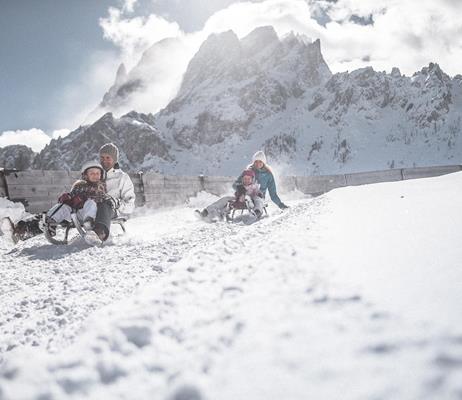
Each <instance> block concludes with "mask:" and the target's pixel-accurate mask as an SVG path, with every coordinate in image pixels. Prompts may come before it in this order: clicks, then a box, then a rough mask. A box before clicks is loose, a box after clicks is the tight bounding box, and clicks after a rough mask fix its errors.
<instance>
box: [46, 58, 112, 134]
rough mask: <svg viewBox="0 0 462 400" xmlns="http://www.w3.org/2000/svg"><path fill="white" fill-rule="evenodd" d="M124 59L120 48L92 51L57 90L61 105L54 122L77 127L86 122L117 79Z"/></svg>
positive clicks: (54, 124) (55, 114)
mask: <svg viewBox="0 0 462 400" xmlns="http://www.w3.org/2000/svg"><path fill="white" fill-rule="evenodd" d="M120 62H121V58H120V55H119V54H118V53H117V52H116V51H98V52H94V53H92V54H90V55H88V56H87V57H86V58H85V61H84V62H83V64H82V65H81V66H80V70H79V71H78V72H77V73H76V78H75V79H74V80H73V81H72V82H71V83H69V84H68V85H66V86H65V87H64V88H62V90H61V91H60V93H59V94H57V95H56V96H57V98H56V101H55V102H56V103H58V104H60V105H61V107H60V108H59V109H58V110H56V112H55V113H54V114H53V126H56V127H66V128H71V129H75V128H76V127H78V126H79V125H82V124H84V123H85V121H86V118H87V116H88V114H89V113H90V112H91V111H92V110H94V109H95V108H96V106H97V105H98V104H99V102H100V101H101V99H102V98H103V95H104V93H105V92H106V91H107V90H108V88H109V87H110V86H111V85H112V84H113V83H114V79H115V71H116V70H117V68H118V66H119V64H120Z"/></svg>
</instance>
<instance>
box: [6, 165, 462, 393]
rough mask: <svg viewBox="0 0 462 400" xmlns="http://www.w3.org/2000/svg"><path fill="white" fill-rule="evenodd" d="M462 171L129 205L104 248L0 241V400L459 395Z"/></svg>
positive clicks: (461, 376)
mask: <svg viewBox="0 0 462 400" xmlns="http://www.w3.org/2000/svg"><path fill="white" fill-rule="evenodd" d="M461 183H462V173H454V174H450V175H446V176H442V177H437V178H428V179H420V180H415V181H402V182H393V183H381V184H375V185H367V186H360V187H347V188H341V189H336V190H334V191H332V192H330V193H327V194H325V195H323V196H320V197H317V198H306V197H304V196H302V195H300V193H297V192H294V193H291V194H290V195H289V194H286V195H283V196H281V197H282V199H283V200H284V202H286V203H287V204H289V205H290V206H291V207H290V209H288V210H285V211H281V210H278V209H277V208H275V207H274V206H273V205H271V204H270V208H269V217H267V218H264V219H262V220H261V221H258V222H256V223H254V224H252V225H238V224H228V223H225V222H219V223H215V224H206V223H203V222H202V221H199V220H197V219H196V218H195V217H194V216H193V209H194V208H200V207H203V206H205V205H207V203H208V202H209V201H210V200H214V199H215V197H213V196H211V195H208V194H206V193H201V194H200V195H199V196H198V197H197V198H195V199H191V200H190V202H189V205H187V206H184V207H173V208H170V209H165V210H157V211H152V210H148V209H141V210H138V211H137V214H136V215H135V216H134V218H132V219H130V220H129V221H128V224H127V228H128V233H127V235H125V236H115V237H114V238H113V239H112V242H111V243H109V244H108V245H107V246H104V247H103V248H88V247H87V246H85V245H84V244H82V243H79V242H77V243H74V244H73V245H71V246H68V247H54V246H51V245H48V244H47V243H46V242H45V241H44V239H43V238H38V237H37V238H34V239H31V240H30V241H27V242H24V243H21V244H20V245H19V246H17V247H16V248H15V249H13V250H8V246H7V244H6V243H5V242H3V241H2V238H0V247H1V249H2V252H3V255H2V258H1V260H0V271H1V273H2V279H1V281H0V299H1V301H0V304H1V306H0V330H1V336H0V399H77V398H85V399H101V398H111V399H114V398H116V399H134V398H136V399H148V398H149V399H152V398H155V399H169V400H172V399H175V400H179V399H190V400H192V399H223V400H228V399H230V400H231V399H307V398H317V399H339V398H341V399H417V398H418V399H458V398H461V396H462V324H461V322H462V321H461V315H462V291H461V290H460V287H461V283H462V270H461V269H460V267H459V265H460V264H459V262H460V260H461V258H462V249H461V247H460V241H461V239H462V233H461V230H460V226H461V223H462V215H461V213H460V205H459V199H460V198H461V195H462V184H461Z"/></svg>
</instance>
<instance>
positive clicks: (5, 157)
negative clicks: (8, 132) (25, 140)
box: [0, 144, 37, 170]
mask: <svg viewBox="0 0 462 400" xmlns="http://www.w3.org/2000/svg"><path fill="white" fill-rule="evenodd" d="M36 155H37V154H36V153H34V151H33V150H32V149H31V148H30V147H27V146H24V145H21V144H15V145H11V146H5V147H0V167H1V168H10V169H18V170H24V169H29V168H30V167H31V166H32V163H33V161H34V158H35V156H36Z"/></svg>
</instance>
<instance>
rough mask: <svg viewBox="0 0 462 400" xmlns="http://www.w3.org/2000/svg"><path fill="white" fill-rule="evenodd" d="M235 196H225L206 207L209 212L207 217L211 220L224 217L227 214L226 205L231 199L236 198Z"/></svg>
mask: <svg viewBox="0 0 462 400" xmlns="http://www.w3.org/2000/svg"><path fill="white" fill-rule="evenodd" d="M234 198H235V197H234V196H225V197H222V198H221V199H218V200H217V201H216V202H215V203H212V204H210V205H209V206H207V207H206V208H205V209H206V210H207V212H208V215H207V218H208V219H209V220H211V221H212V220H214V219H223V218H224V217H225V214H226V205H227V204H228V202H229V201H231V200H234Z"/></svg>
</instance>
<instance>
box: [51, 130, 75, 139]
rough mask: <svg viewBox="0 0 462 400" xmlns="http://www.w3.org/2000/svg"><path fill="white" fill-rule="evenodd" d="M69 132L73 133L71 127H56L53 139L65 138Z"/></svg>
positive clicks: (52, 135)
mask: <svg viewBox="0 0 462 400" xmlns="http://www.w3.org/2000/svg"><path fill="white" fill-rule="evenodd" d="M69 133H71V131H70V129H56V130H55V131H53V133H52V134H51V138H52V139H58V138H65V137H66V136H67V135H69Z"/></svg>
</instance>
